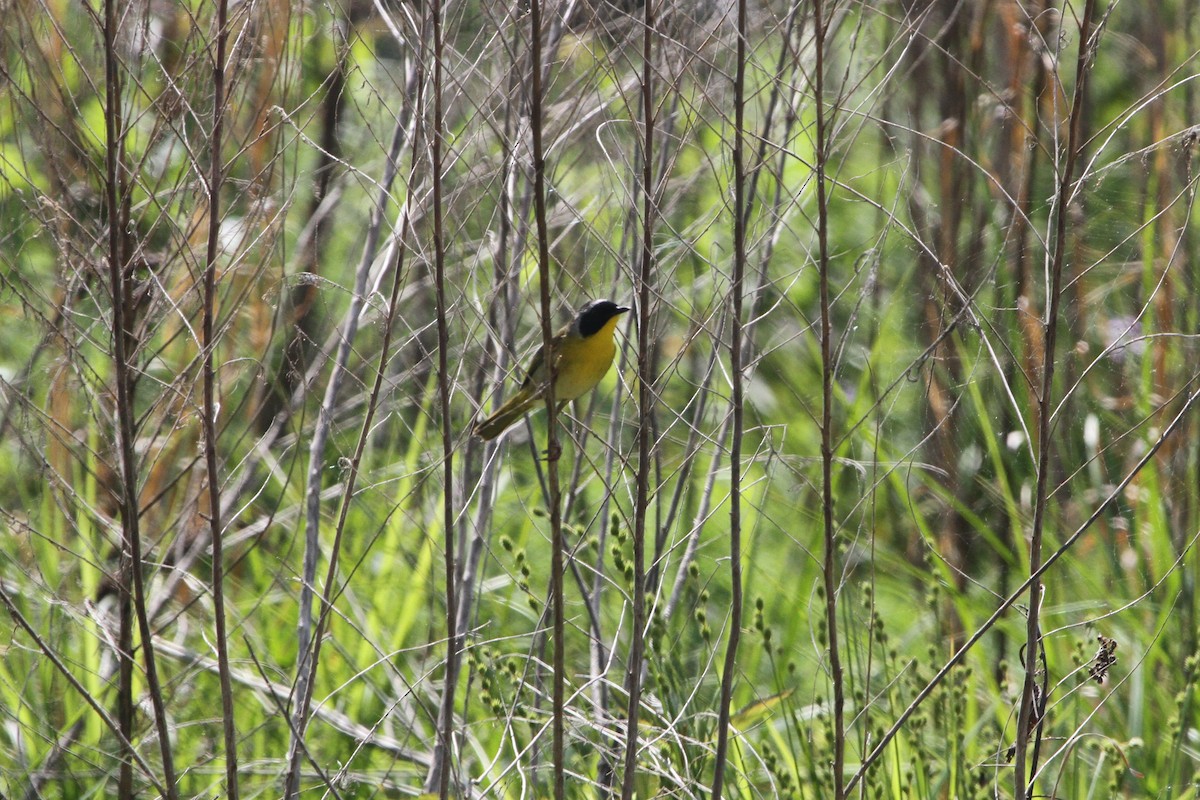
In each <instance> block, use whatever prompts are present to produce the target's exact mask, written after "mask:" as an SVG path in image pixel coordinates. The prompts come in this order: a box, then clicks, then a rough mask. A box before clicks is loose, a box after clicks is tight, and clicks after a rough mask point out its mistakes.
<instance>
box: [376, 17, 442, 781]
mask: <svg viewBox="0 0 1200 800" xmlns="http://www.w3.org/2000/svg"><path fill="white" fill-rule="evenodd" d="M429 13H430V15H431V16H432V17H433V135H432V136H430V149H431V151H432V160H433V259H434V264H433V266H434V287H435V291H436V294H437V335H438V402H439V404H440V406H441V416H442V474H443V476H444V477H443V483H444V486H443V488H442V528H443V530H444V533H445V537H446V550H445V568H446V672H445V675H446V680H445V686H443V687H442V707H441V710H440V713H439V725H438V737H439V738H440V745H441V749H442V760H441V774H440V775H439V776H438V795H439V797H441V800H446V798H447V797H449V794H450V762H451V761H452V760H453V753H454V749H453V735H454V689H455V684H456V683H457V678H458V665H457V661H458V650H459V646H460V643H459V635H458V608H457V594H458V590H457V587H456V586H455V577H456V575H457V572H458V569H457V567H456V565H455V550H454V491H453V489H454V434H453V430H452V428H451V420H450V383H451V377H450V355H449V350H450V336H449V324H448V322H447V318H446V242H445V236H444V234H443V228H442V226H443V220H442V216H443V214H442V130H443V127H444V125H445V120H444V119H443V113H442V49H443V44H442V0H432V3H431V5H430V10H429ZM397 283H399V280H397ZM380 366H381V368H382V364H381V365H380Z"/></svg>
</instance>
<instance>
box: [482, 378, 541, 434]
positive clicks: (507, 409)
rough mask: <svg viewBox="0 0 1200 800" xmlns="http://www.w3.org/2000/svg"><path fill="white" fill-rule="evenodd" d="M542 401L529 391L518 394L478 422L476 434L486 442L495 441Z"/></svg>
mask: <svg viewBox="0 0 1200 800" xmlns="http://www.w3.org/2000/svg"><path fill="white" fill-rule="evenodd" d="M541 399H542V398H541V397H539V396H538V395H536V394H534V393H533V392H530V391H527V390H521V391H519V392H517V393H516V394H514V395H513V396H512V397H510V398H509V399H508V402H506V403H504V404H503V405H502V406H500V407H499V408H498V409H496V411H495V412H494V413H493V414H492V415H491V416H490V417H488V418H487V419H481V420H479V422H476V423H475V428H474V430H473V432H474V434H475V435H476V436H478V437H479V438H480V439H483V440H485V441H491V440H492V439H495V438H496V437H497V436H499V435H500V434H502V433H504V432H505V431H506V430H508V426H509V425H512V424H513V423H514V422H516V421H517V420H519V419H520V418H521V417H523V416H525V415H526V414H528V413H529V412H530V411H532V410H533V409H534V408H536V407H537V405H538V403H539V402H541Z"/></svg>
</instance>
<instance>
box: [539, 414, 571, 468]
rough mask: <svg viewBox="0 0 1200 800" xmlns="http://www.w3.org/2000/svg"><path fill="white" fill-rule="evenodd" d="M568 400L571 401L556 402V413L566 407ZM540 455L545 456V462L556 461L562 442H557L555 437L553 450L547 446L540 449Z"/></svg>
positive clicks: (560, 451)
mask: <svg viewBox="0 0 1200 800" xmlns="http://www.w3.org/2000/svg"><path fill="white" fill-rule="evenodd" d="M569 402H571V401H570V400H562V401H559V403H558V404H557V405H558V409H557V411H558V414H561V413H562V410H563V409H564V408H566V407H567V403H569ZM556 416H557V415H556ZM542 455H543V456H545V459H546V461H547V462H550V461H558V459H559V458H560V457H561V456H562V443H561V442H559V441H558V440H557V439H555V441H554V450H553V452H552V451H551V449H550V448H549V447H547V448H546V449H545V450H543V451H542Z"/></svg>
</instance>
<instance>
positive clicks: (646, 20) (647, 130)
mask: <svg viewBox="0 0 1200 800" xmlns="http://www.w3.org/2000/svg"><path fill="white" fill-rule="evenodd" d="M642 14H643V16H642V78H641V84H642V85H641V90H642V91H641V100H642V132H643V136H644V138H643V140H642V179H641V184H642V187H641V188H642V253H641V260H640V267H639V270H638V275H637V314H638V326H637V328H638V465H637V488H636V496H635V497H634V507H633V598H632V600H633V630H632V631H631V636H630V643H629V663H628V665H627V667H628V670H627V672H626V674H625V687H626V689H627V691H628V693H629V704H628V706H627V707H626V728H625V775H624V779H623V780H622V782H621V797H622V800H633V792H634V781H635V780H636V778H637V749H638V712H639V710H640V707H641V703H642V671H643V670H642V662H643V661H644V660H645V645H646V509H647V508H648V506H649V504H650V470H651V469H652V468H653V461H652V447H653V438H654V428H653V425H652V422H653V414H654V361H653V359H654V346H653V342H652V338H651V337H652V332H651V330H650V303H651V302H652V295H651V288H652V284H651V281H652V279H653V275H654V212H655V202H654V201H655V191H654V71H653V65H654V24H655V23H654V2H653V0H645V2H644V3H643V5H642Z"/></svg>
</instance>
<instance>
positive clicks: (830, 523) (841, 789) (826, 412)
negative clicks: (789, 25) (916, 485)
mask: <svg viewBox="0 0 1200 800" xmlns="http://www.w3.org/2000/svg"><path fill="white" fill-rule="evenodd" d="M824 13H825V12H824V3H823V2H822V0H813V39H814V42H813V48H814V51H815V52H814V58H815V61H816V63H815V66H814V76H813V103H814V105H815V106H816V109H815V111H816V142H815V143H814V145H815V146H814V148H813V151H814V162H815V170H816V173H817V174H816V181H817V271H818V275H819V278H818V283H819V292H820V298H821V397H822V399H821V507H822V508H821V510H822V517H823V523H824V524H823V528H824V560H823V563H822V565H821V572H822V574H823V577H824V579H825V626H826V628H827V635H828V637H829V679H830V682H831V683H832V684H833V764H832V767H833V776H832V777H833V797H834V798H835V800H842V798H843V797H845V796H846V791H845V779H846V778H845V775H844V774H843V772H844V769H845V759H846V721H845V707H846V693H845V684H844V676H843V674H842V656H841V649H840V647H839V644H838V628H837V600H838V584H839V581H838V563H837V530H836V520H835V518H834V511H835V506H834V498H833V458H834V455H833V383H834V380H836V375H835V372H836V369H837V364H836V363H835V356H834V352H833V308H832V303H833V293H832V291H831V289H830V286H829V281H830V276H829V196H828V192H827V188H826V185H825V164H826V161H827V159H828V158H829V139H828V130H827V120H826V118H825V34H826V33H827V30H828V29H827V27H826V24H825V18H824Z"/></svg>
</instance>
